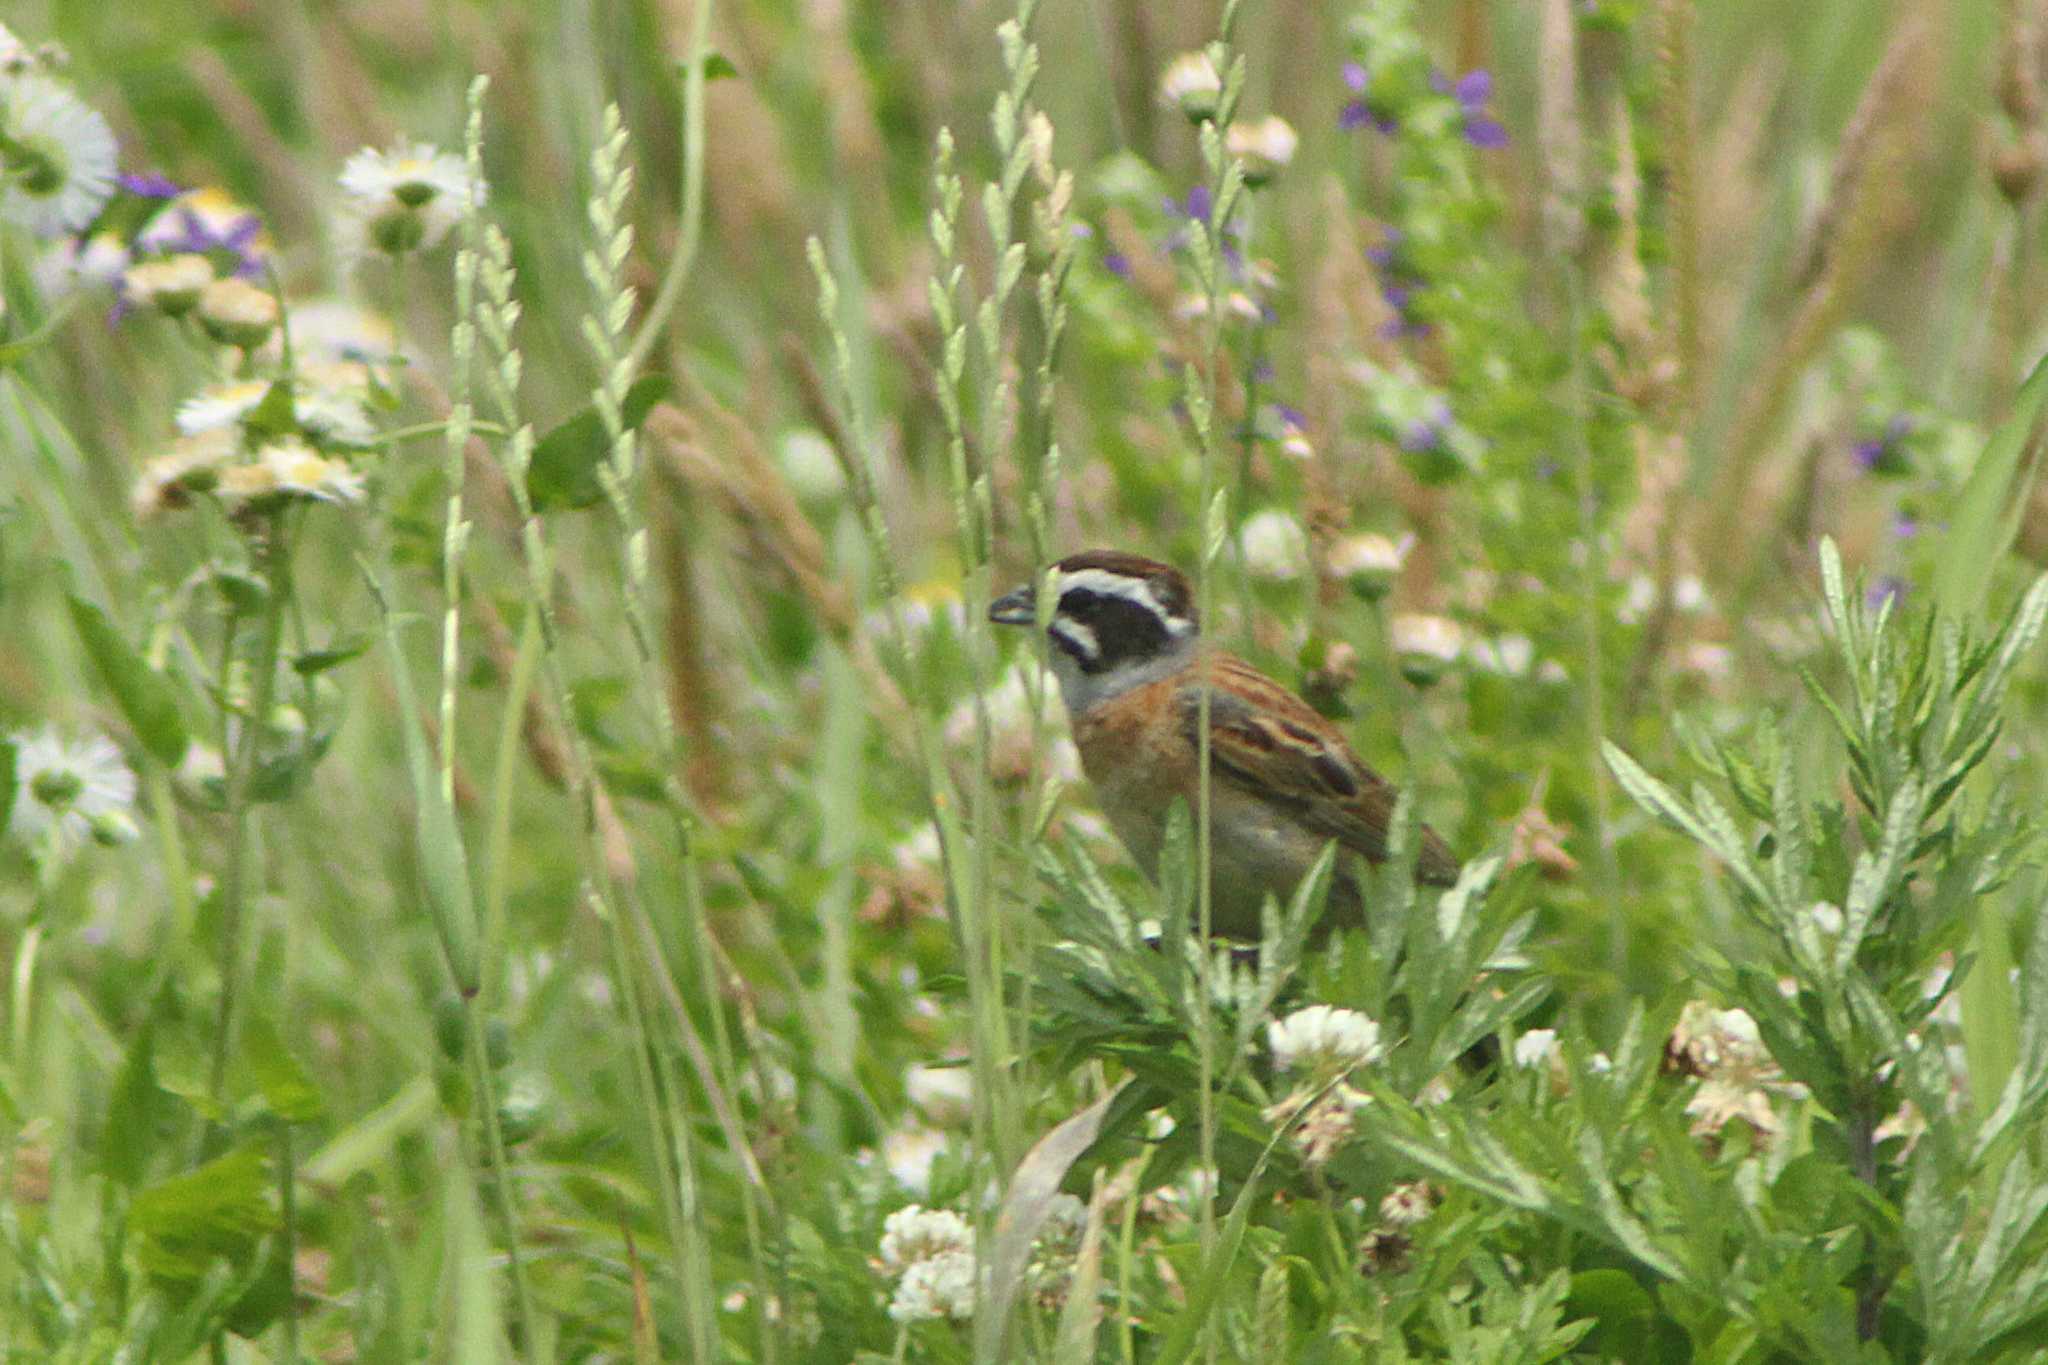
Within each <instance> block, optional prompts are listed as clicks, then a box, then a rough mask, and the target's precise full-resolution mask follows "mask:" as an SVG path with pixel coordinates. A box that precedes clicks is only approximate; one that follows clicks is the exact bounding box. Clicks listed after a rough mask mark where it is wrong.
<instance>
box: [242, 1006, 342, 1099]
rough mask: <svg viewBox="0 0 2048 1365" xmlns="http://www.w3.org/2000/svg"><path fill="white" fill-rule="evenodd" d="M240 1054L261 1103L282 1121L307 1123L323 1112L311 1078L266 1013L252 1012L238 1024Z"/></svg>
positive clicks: (316, 1089) (318, 1094)
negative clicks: (261, 1099)
mask: <svg viewBox="0 0 2048 1365" xmlns="http://www.w3.org/2000/svg"><path fill="white" fill-rule="evenodd" d="M242 1057H243V1061H244V1063H245V1064H246V1065H247V1066H248V1068H249V1073H250V1075H251V1077H252V1078H253V1079H254V1080H255V1082H256V1089H257V1091H258V1092H259V1093H260V1094H261V1095H262V1096H263V1103H264V1105H265V1106H266V1107H267V1108H268V1109H269V1110H270V1112H271V1113H273V1114H275V1115H277V1116H278V1117H279V1118H281V1119H283V1120H284V1121H285V1122H286V1123H311V1122H312V1121H313V1120H315V1119H317V1118H319V1117H321V1116H322V1115H323V1114H325V1113H326V1112H327V1106H326V1103H325V1101H323V1100H322V1099H321V1098H320V1091H319V1089H318V1088H317V1087H316V1086H315V1085H314V1084H313V1078H312V1077H311V1076H310V1075H308V1074H307V1072H306V1069H305V1068H304V1067H302V1066H300V1065H299V1059H298V1058H296V1057H294V1056H292V1054H291V1050H290V1049H289V1048H287V1047H286V1046H285V1041H284V1036H283V1035H282V1034H281V1033H279V1032H278V1029H277V1024H276V1022H275V1021H274V1020H272V1019H271V1018H270V1016H269V1015H267V1014H261V1013H258V1014H253V1015H251V1016H250V1017H249V1021H248V1022H247V1023H246V1024H244V1025H243V1026H242Z"/></svg>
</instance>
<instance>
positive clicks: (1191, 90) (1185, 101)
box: [1159, 51, 1223, 123]
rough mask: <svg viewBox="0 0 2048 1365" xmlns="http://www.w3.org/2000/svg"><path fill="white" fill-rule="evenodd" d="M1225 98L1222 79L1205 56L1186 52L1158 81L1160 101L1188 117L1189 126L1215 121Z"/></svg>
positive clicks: (1201, 53) (1203, 53) (1169, 65)
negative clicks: (1217, 106) (1220, 103)
mask: <svg viewBox="0 0 2048 1365" xmlns="http://www.w3.org/2000/svg"><path fill="white" fill-rule="evenodd" d="M1222 98H1223V77H1222V76H1220V75H1218V74H1217V71H1216V64H1215V63H1214V62H1212V61H1210V60H1209V54H1208V53H1206V52H1201V51H1195V52H1183V53H1181V54H1180V55H1179V56H1178V57H1175V58H1174V59H1173V60H1172V61H1170V62H1168V63H1167V64H1166V70H1165V72H1164V73H1162V74H1161V76H1160V77H1159V101H1160V103H1162V104H1165V105H1168V106H1170V107H1172V108H1175V109H1178V110H1180V111H1181V113H1183V114H1185V115H1187V118H1188V122H1190V123H1200V122H1201V121H1202V120H1203V119H1206V118H1213V117H1214V116H1215V113H1216V105H1217V103H1218V102H1219V101H1220V100H1221V99H1222Z"/></svg>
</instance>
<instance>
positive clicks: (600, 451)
mask: <svg viewBox="0 0 2048 1365" xmlns="http://www.w3.org/2000/svg"><path fill="white" fill-rule="evenodd" d="M673 387H674V386H673V385H671V384H670V383H669V381H668V379H667V378H666V377H665V376H662V375H658V374H650V375H646V376H643V377H642V378H640V379H638V380H636V381H635V382H634V384H633V386H632V387H631V388H629V389H627V390H626V401H625V402H624V404H622V405H621V410H620V415H621V416H622V417H623V418H624V419H625V423H626V428H627V430H629V431H631V430H636V429H637V428H638V427H639V426H640V424H641V423H642V422H644V421H646V420H647V414H648V413H649V412H651V411H653V409H654V405H655V404H656V403H659V402H661V401H662V400H663V399H664V398H667V397H668V395H669V392H670V390H671V389H672V388H673ZM611 450H612V441H611V435H610V433H608V432H607V431H606V430H605V429H604V418H603V417H601V416H600V415H599V414H598V411H597V407H596V405H595V404H591V405H589V406H586V407H584V408H582V409H581V410H579V411H578V412H577V413H576V415H575V416H573V417H571V418H570V419H569V420H568V421H566V422H564V423H562V424H561V425H560V426H558V427H556V428H555V429H554V430H553V431H550V432H549V433H548V434H547V435H545V436H543V437H541V438H540V442H539V444H537V445H535V446H534V448H533V463H532V465H531V466H530V467H529V468H528V469H527V471H526V491H527V494H528V495H529V496H530V497H532V499H533V507H534V510H535V511H537V512H551V511H555V510H558V509H560V508H565V507H569V508H578V507H591V506H595V505H596V504H597V502H598V501H599V500H600V499H602V498H603V497H604V488H603V486H602V485H601V484H599V483H598V481H597V471H598V467H599V466H600V465H602V464H603V463H604V462H605V461H606V460H607V459H609V458H610V457H611Z"/></svg>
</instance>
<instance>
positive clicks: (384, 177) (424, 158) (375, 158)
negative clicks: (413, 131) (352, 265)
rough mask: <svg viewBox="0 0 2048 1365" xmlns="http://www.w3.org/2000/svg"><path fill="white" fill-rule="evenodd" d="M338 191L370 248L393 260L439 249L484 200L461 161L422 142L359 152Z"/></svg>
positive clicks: (347, 167)
mask: <svg viewBox="0 0 2048 1365" xmlns="http://www.w3.org/2000/svg"><path fill="white" fill-rule="evenodd" d="M341 188H342V191H343V192H344V193H345V194H346V195H347V196H348V201H349V209H350V212H351V214H352V215H353V217H354V219H355V221H356V223H357V224H358V225H359V226H360V227H361V229H362V230H363V232H364V234H365V235H366V237H367V238H368V240H369V242H370V244H371V245H373V246H375V247H376V248H377V250H379V251H382V252H386V253H388V254H390V255H393V256H402V255H404V254H405V253H406V252H408V251H428V250H431V249H433V248H434V247H436V246H438V245H439V244H440V242H441V239H442V238H443V237H446V236H447V235H448V230H449V229H450V228H452V227H454V226H455V225H456V224H457V223H459V222H461V221H462V219H463V216H464V215H465V214H467V213H469V212H470V211H472V210H473V209H478V208H481V207H483V203H484V197H485V191H484V187H483V185H482V183H481V182H475V183H473V182H471V180H470V178H469V168H468V167H467V166H465V165H464V164H463V161H462V158H461V157H459V156H455V155H452V154H451V153H448V152H443V151H441V150H440V149H438V148H436V147H435V146H433V145H432V144H431V143H426V142H416V143H414V144H413V145H412V146H410V147H394V148H392V149H391V150H390V151H378V150H376V149H375V148H371V147H365V148H363V149H362V150H361V151H359V152H357V153H356V154H355V155H354V156H352V157H350V158H349V159H348V162H347V164H346V165H344V166H343V167H342V168H341Z"/></svg>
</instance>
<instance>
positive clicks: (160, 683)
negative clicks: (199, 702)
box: [67, 595, 187, 768]
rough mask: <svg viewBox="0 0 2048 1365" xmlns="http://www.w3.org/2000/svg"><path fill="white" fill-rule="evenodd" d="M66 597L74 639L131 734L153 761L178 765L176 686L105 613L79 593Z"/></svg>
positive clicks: (182, 737)
mask: <svg viewBox="0 0 2048 1365" xmlns="http://www.w3.org/2000/svg"><path fill="white" fill-rule="evenodd" d="M67 600H68V601H69V602H70V605H71V621H72V624H73V625H75V626H76V627H77V628H78V638H79V640H80V641H81V642H82V643H83V644H84V645H85V652H86V653H87V654H88V655H90V656H91V658H92V661H93V665H94V667H95V668H97V669H98V670H99V674H100V678H101V680H102V681H104V682H105V683H106V685H107V690H108V691H109V692H112V693H113V694H114V703H115V705H117V706H119V707H120V708H121V714H122V715H123V716H124V717H126V719H127V721H128V724H129V726H130V727H131V728H132V729H133V730H134V731H135V737H136V738H137V739H139V740H141V741H142V747H143V748H145V749H147V750H148V751H149V753H150V756H151V757H153V758H154V759H156V761H157V762H159V763H161V764H163V765H164V766H165V767H166V768H175V767H177V766H178V763H179V762H180V760H182V759H183V758H184V757H185V745H186V743H187V736H186V733H185V720H184V717H183V716H181V715H179V714H178V695H177V690H176V689H175V688H173V687H172V686H171V682H170V680H169V679H168V678H166V677H164V675H163V674H161V673H158V672H157V671H156V670H154V669H152V668H151V667H150V666H149V665H148V664H147V663H145V662H143V658H142V655H140V654H139V653H137V652H136V651H135V649H134V648H133V647H131V646H130V645H129V643H128V641H127V640H126V639H124V638H123V637H122V635H121V632H120V631H118V630H116V629H114V626H113V623H112V622H111V621H109V620H108V619H107V614H106V613H105V612H103V611H101V610H100V609H99V608H98V607H96V606H94V605H93V604H92V603H90V602H88V601H86V600H85V599H84V598H82V597H78V596H75V595H74V596H71V597H69V598H68V599H67Z"/></svg>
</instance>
